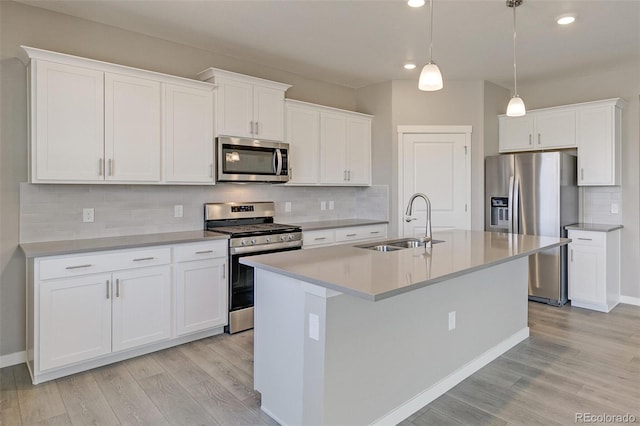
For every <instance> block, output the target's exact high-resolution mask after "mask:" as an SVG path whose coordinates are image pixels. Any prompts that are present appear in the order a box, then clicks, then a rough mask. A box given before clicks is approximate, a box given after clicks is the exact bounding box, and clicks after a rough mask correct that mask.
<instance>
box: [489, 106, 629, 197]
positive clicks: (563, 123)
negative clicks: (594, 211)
mask: <svg viewBox="0 0 640 426" xmlns="http://www.w3.org/2000/svg"><path fill="white" fill-rule="evenodd" d="M623 107H624V101H623V100H622V99H620V98H614V99H605V100H602V101H593V102H584V103H579V104H573V105H564V106H559V107H552V108H544V109H538V110H531V111H529V112H527V115H525V116H524V117H507V116H506V115H499V116H498V122H499V128H500V137H499V145H500V152H503V153H504V152H518V151H535V150H542V149H564V148H577V149H578V185H581V186H606V185H609V186H612V185H620V182H621V181H620V176H621V171H620V163H621V161H620V155H621V154H620V152H621V151H620V149H621V148H620V146H621V142H622V141H621V137H622V108H623Z"/></svg>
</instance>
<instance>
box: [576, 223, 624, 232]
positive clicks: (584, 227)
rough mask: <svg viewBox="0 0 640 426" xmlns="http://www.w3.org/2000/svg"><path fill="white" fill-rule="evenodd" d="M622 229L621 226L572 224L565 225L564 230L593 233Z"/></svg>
mask: <svg viewBox="0 0 640 426" xmlns="http://www.w3.org/2000/svg"><path fill="white" fill-rule="evenodd" d="M620 228H622V225H604V224H600V223H574V224H573V225H567V226H565V227H564V229H567V230H572V231H594V232H611V231H615V230H616V229H620Z"/></svg>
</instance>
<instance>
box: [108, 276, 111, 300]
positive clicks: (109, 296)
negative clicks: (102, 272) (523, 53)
mask: <svg viewBox="0 0 640 426" xmlns="http://www.w3.org/2000/svg"><path fill="white" fill-rule="evenodd" d="M110 293H111V286H110V285H109V280H107V300H109V299H110V298H111V294H110Z"/></svg>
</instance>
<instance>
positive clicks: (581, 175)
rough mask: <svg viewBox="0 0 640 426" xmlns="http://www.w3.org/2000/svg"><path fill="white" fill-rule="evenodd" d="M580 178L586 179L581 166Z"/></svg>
mask: <svg viewBox="0 0 640 426" xmlns="http://www.w3.org/2000/svg"><path fill="white" fill-rule="evenodd" d="M580 180H584V169H583V168H582V167H580Z"/></svg>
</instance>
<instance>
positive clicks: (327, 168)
mask: <svg viewBox="0 0 640 426" xmlns="http://www.w3.org/2000/svg"><path fill="white" fill-rule="evenodd" d="M286 111H287V120H286V121H287V125H286V130H287V133H286V138H285V141H286V142H288V143H289V148H290V150H291V153H290V157H289V158H290V159H289V167H290V169H291V170H290V175H291V180H290V181H289V183H288V184H289V185H325V186H336V185H340V186H343V185H345V186H348V185H353V186H368V185H371V122H372V119H373V117H372V116H370V115H367V114H361V113H357V112H353V111H346V110H341V109H336V108H330V107H326V106H322V105H315V104H310V103H306V102H301V101H294V100H291V99H287V100H286Z"/></svg>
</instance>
